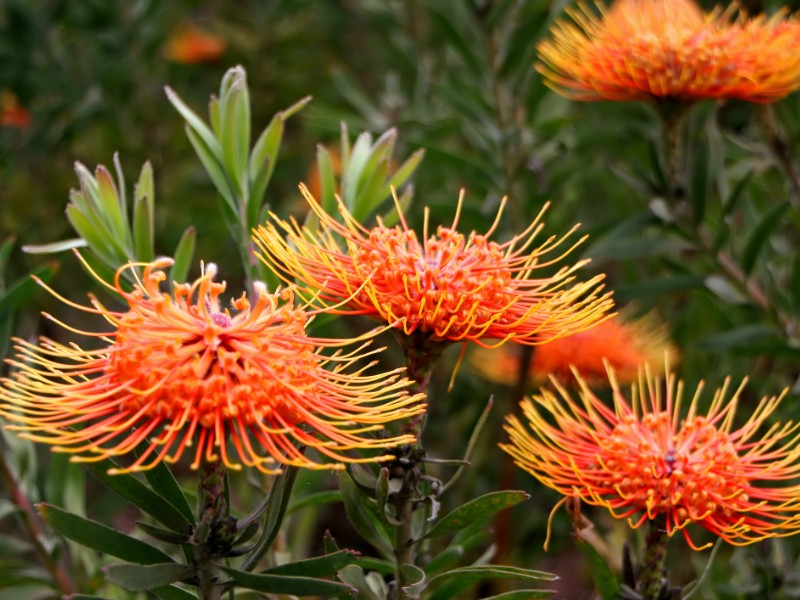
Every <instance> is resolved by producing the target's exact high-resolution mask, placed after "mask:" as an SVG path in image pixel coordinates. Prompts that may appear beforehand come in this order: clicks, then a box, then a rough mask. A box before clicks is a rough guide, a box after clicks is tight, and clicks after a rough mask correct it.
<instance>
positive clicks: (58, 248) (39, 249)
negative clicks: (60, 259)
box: [0, 238, 89, 272]
mask: <svg viewBox="0 0 800 600" xmlns="http://www.w3.org/2000/svg"><path fill="white" fill-rule="evenodd" d="M88 245H89V244H88V243H87V242H86V240H85V239H83V238H72V239H71V240H62V241H60V242H52V243H50V244H26V245H25V246H22V251H23V252H26V253H28V254H56V253H57V252H64V251H66V250H72V249H73V248H85V247H86V246H88ZM0 272H1V271H0Z"/></svg>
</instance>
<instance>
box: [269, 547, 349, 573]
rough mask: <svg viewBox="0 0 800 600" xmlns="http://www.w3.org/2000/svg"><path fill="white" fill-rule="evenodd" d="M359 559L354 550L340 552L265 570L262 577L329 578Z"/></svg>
mask: <svg viewBox="0 0 800 600" xmlns="http://www.w3.org/2000/svg"><path fill="white" fill-rule="evenodd" d="M357 558H358V552H356V551H354V550H339V551H338V552H334V553H332V554H325V555H323V556H317V557H315V558H309V559H306V560H298V561H296V562H293V563H286V564H283V565H280V566H277V567H272V568H271V569H265V570H264V571H261V573H259V574H260V575H292V576H301V575H302V576H305V577H327V576H329V575H333V574H334V573H336V571H338V570H339V569H341V568H343V567H346V566H347V565H350V564H353V563H354V562H355V561H356V559H357Z"/></svg>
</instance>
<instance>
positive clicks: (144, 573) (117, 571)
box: [103, 562, 197, 592]
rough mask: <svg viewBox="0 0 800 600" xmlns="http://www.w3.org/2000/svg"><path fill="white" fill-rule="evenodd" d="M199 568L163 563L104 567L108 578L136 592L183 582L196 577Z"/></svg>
mask: <svg viewBox="0 0 800 600" xmlns="http://www.w3.org/2000/svg"><path fill="white" fill-rule="evenodd" d="M196 570H197V567H195V566H194V565H179V564H177V563H174V562H171V563H162V564H154V565H147V566H143V565H108V566H106V567H103V571H105V574H106V578H108V580H109V581H113V582H114V583H116V584H117V585H119V586H122V587H123V588H125V589H126V590H131V591H134V592H138V591H145V590H152V589H154V588H157V587H160V586H162V585H167V584H168V583H174V582H176V581H182V580H184V579H189V578H190V577H192V576H194V574H195V572H196Z"/></svg>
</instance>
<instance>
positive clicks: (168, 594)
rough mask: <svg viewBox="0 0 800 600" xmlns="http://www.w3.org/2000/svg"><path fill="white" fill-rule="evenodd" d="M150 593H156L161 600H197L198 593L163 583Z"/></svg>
mask: <svg viewBox="0 0 800 600" xmlns="http://www.w3.org/2000/svg"><path fill="white" fill-rule="evenodd" d="M150 593H151V594H155V596H156V597H157V598H160V599H161V600H197V594H194V593H192V592H188V591H186V590H184V589H183V588H180V587H178V586H177V585H162V586H160V587H157V588H155V589H152V590H150Z"/></svg>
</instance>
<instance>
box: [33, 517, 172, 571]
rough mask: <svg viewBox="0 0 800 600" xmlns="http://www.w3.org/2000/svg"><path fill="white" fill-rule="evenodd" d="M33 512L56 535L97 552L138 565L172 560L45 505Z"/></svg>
mask: <svg viewBox="0 0 800 600" xmlns="http://www.w3.org/2000/svg"><path fill="white" fill-rule="evenodd" d="M36 508H37V510H38V511H39V515H41V517H42V519H43V520H44V521H45V522H46V523H47V524H48V525H50V527H52V528H53V529H54V530H55V531H56V532H58V533H60V534H61V535H63V536H64V537H66V538H69V539H70V540H72V541H74V542H77V543H79V544H81V545H83V546H86V547H88V548H91V549H93V550H97V551H98V552H103V553H105V554H108V555H110V556H114V557H116V558H120V559H122V560H127V561H130V562H135V563H140V564H155V563H163V562H169V561H171V560H172V559H171V558H170V557H169V556H167V555H166V554H164V553H163V552H161V550H158V549H157V548H154V547H153V546H151V545H150V544H147V543H145V542H142V541H140V540H137V539H136V538H134V537H131V536H129V535H126V534H124V533H120V532H119V531H117V530H116V529H112V528H111V527H108V526H107V525H103V524H102V523H98V522H97V521H92V520H90V519H85V518H84V517H79V516H78V515H74V514H72V513H69V512H67V511H65V510H62V509H60V508H58V507H57V506H53V505H52V504H46V503H44V502H41V503H39V504H37V505H36Z"/></svg>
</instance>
